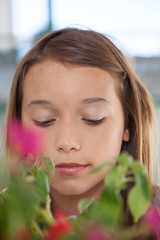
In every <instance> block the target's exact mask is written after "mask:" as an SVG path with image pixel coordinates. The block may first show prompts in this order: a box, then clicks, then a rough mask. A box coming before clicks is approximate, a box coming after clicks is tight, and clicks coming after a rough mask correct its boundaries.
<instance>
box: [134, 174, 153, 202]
mask: <svg viewBox="0 0 160 240" xmlns="http://www.w3.org/2000/svg"><path fill="white" fill-rule="evenodd" d="M135 179H136V182H137V184H138V185H139V187H140V188H141V191H142V192H143V194H144V195H145V197H146V199H148V200H149V201H151V187H150V183H149V180H148V179H147V177H146V175H144V174H141V173H136V174H135Z"/></svg>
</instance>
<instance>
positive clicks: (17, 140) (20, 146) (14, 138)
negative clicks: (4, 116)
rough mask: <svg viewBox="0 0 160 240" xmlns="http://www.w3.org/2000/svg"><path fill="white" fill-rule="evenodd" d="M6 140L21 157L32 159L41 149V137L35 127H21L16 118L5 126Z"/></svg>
mask: <svg viewBox="0 0 160 240" xmlns="http://www.w3.org/2000/svg"><path fill="white" fill-rule="evenodd" d="M7 141H8V142H9V144H10V145H11V146H12V147H13V148H14V149H15V150H16V151H18V152H19V153H20V155H21V156H22V157H23V158H29V159H31V160H32V159H34V157H35V156H36V155H37V154H38V153H40V152H41V151H42V150H43V147H44V145H43V142H44V141H43V137H42V134H40V132H38V131H36V129H35V128H31V127H23V126H22V124H21V122H20V121H19V120H17V119H14V120H12V121H11V122H10V123H9V124H8V126H7Z"/></svg>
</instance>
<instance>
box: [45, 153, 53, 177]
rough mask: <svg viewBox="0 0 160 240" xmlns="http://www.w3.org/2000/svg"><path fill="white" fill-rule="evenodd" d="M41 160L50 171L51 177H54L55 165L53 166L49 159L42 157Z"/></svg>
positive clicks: (51, 160)
mask: <svg viewBox="0 0 160 240" xmlns="http://www.w3.org/2000/svg"><path fill="white" fill-rule="evenodd" d="M43 160H44V163H45V166H46V167H47V168H48V169H49V170H50V171H51V173H52V175H54V172H55V165H54V162H53V159H52V158H50V157H44V159H43Z"/></svg>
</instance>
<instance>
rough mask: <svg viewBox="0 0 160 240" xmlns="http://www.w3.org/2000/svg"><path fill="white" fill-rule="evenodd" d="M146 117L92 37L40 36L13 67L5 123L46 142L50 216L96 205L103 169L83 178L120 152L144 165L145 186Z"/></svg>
mask: <svg viewBox="0 0 160 240" xmlns="http://www.w3.org/2000/svg"><path fill="white" fill-rule="evenodd" d="M153 116H154V111H153V106H152V102H151V99H150V97H149V94H148V92H147V90H146V89H145V87H144V86H143V84H142V82H141V81H140V80H139V79H138V78H137V76H136V75H135V73H134V71H133V70H132V69H131V67H130V66H129V64H128V63H127V61H126V59H125V57H124V56H123V54H122V53H121V51H120V50H119V49H118V48H117V47H116V46H115V45H114V44H113V43H112V42H111V41H110V40H109V39H108V38H107V37H105V36H103V35H102V34H100V33H97V32H94V31H88V30H80V29H74V28H67V29H62V30H59V31H56V32H53V33H50V34H48V35H47V36H45V37H44V38H43V39H41V40H40V41H39V42H38V43H37V44H36V45H35V46H34V47H33V48H32V49H31V50H30V51H29V52H28V53H27V54H26V56H25V57H24V58H23V59H22V61H21V62H20V63H19V65H18V67H17V70H16V73H15V76H14V79H13V83H12V87H11V93H10V99H9V105H8V114H7V122H9V121H10V120H11V119H13V118H19V119H20V120H21V122H22V124H23V125H31V126H34V127H37V128H38V129H40V130H41V131H42V132H43V133H44V134H45V135H46V136H47V139H48V145H47V147H46V155H49V156H51V157H53V160H54V163H55V167H56V171H55V175H54V177H53V178H52V179H51V182H50V185H51V198H52V211H53V213H54V211H55V210H56V209H58V208H62V209H64V210H65V211H66V213H67V215H77V214H78V210H77V203H78V201H79V200H80V199H81V198H84V197H93V196H94V197H95V198H98V196H99V194H100V192H101V190H102V188H103V178H104V176H105V174H106V172H107V171H108V170H109V168H107V169H106V168H105V169H104V170H102V171H99V172H97V173H95V174H93V175H89V174H88V173H89V171H90V170H92V169H93V168H95V167H96V166H98V165H100V164H101V163H103V162H106V161H109V162H114V161H115V160H114V159H115V157H116V156H118V155H119V154H120V152H121V151H124V150H125V151H127V152H128V153H129V154H131V155H132V156H133V157H134V158H135V159H139V161H140V162H141V163H143V164H145V165H146V166H147V169H148V177H149V178H150V180H151V171H152V167H151V163H152V158H151V155H152V147H151V145H152V131H153ZM8 148H9V146H8Z"/></svg>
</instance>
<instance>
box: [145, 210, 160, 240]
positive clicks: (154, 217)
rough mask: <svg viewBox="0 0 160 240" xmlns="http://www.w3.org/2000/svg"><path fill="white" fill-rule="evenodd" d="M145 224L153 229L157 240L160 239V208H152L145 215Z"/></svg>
mask: <svg viewBox="0 0 160 240" xmlns="http://www.w3.org/2000/svg"><path fill="white" fill-rule="evenodd" d="M144 223H145V224H146V225H147V226H149V227H150V228H151V231H152V234H153V236H154V239H155V240H159V239H160V208H159V207H156V206H151V207H150V208H149V209H148V211H147V212H146V214H145V215H144Z"/></svg>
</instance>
